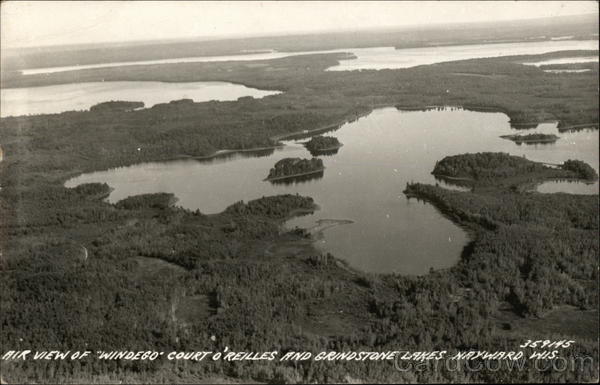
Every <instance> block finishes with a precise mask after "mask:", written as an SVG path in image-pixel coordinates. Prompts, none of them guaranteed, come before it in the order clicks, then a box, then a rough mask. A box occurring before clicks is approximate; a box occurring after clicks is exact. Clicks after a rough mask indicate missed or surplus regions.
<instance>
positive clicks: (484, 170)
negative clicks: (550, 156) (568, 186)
mask: <svg viewBox="0 0 600 385" xmlns="http://www.w3.org/2000/svg"><path fill="white" fill-rule="evenodd" d="M432 174H433V175H435V176H436V177H438V178H441V179H447V180H449V181H455V182H462V183H465V184H474V185H477V186H500V185H505V184H508V185H512V186H517V185H519V184H525V183H530V184H531V183H536V182H541V181H544V180H547V179H580V180H585V181H594V180H596V179H597V178H598V174H597V173H596V171H595V170H594V169H593V168H592V167H591V166H590V165H588V164H587V163H585V162H582V161H578V160H568V161H566V162H564V163H563V164H562V165H557V166H549V165H546V164H543V163H539V162H534V161H531V160H528V159H526V158H523V157H519V156H514V155H509V154H506V153H501V152H482V153H476V154H461V155H452V156H447V157H445V158H444V159H442V160H440V161H438V162H436V164H435V167H434V169H433V171H432Z"/></svg>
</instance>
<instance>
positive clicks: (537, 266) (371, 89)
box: [0, 54, 599, 383]
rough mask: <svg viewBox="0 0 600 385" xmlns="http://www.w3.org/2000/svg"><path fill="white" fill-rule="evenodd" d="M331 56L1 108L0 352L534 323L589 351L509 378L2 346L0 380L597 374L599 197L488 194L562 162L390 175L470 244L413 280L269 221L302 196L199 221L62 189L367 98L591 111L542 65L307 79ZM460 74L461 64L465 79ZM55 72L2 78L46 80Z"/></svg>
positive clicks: (299, 128)
mask: <svg viewBox="0 0 600 385" xmlns="http://www.w3.org/2000/svg"><path fill="white" fill-rule="evenodd" d="M338 57H339V56H338V55H336V54H334V55H307V56H301V57H297V58H293V59H292V58H285V59H278V60H272V61H265V62H261V64H266V66H252V65H251V64H255V63H235V62H227V63H221V64H215V63H187V64H178V65H164V66H163V65H161V66H152V67H148V68H144V69H143V70H140V69H139V68H127V69H119V70H115V69H104V70H94V71H92V70H90V71H87V70H86V71H79V72H78V81H93V80H98V79H101V78H102V77H106V80H107V81H109V80H163V81H187V80H222V81H232V82H236V83H242V84H246V85H248V86H255V87H259V88H263V89H278V90H282V91H284V93H282V94H279V95H274V96H269V97H265V98H263V99H260V100H256V99H249V98H243V99H240V100H238V101H232V102H206V103H193V102H191V101H182V102H177V103H165V104H161V105H157V106H154V107H152V108H148V109H141V110H135V111H129V112H125V111H113V112H111V113H105V112H102V111H84V112H66V113H62V114H55V115H40V116H30V117H13V118H4V119H1V120H0V134H1V142H2V149H3V151H4V159H3V161H2V162H0V178H1V180H2V189H1V190H0V218H1V220H0V238H1V239H3V245H2V247H3V254H2V256H1V259H0V269H1V273H2V280H1V281H0V284H1V290H2V293H3V295H2V297H1V298H0V301H1V309H2V311H1V312H0V324H1V325H2V328H1V330H0V339H1V340H2V344H3V348H4V349H7V347H11V348H12V349H18V350H23V349H43V348H45V349H63V350H69V349H83V348H84V347H86V348H89V349H90V350H94V351H96V350H131V349H135V350H161V351H193V350H210V351H223V350H224V349H225V348H228V349H230V350H236V351H246V352H250V351H273V350H276V351H278V352H280V353H285V352H290V351H304V350H308V351H311V352H319V351H337V352H341V351H350V350H354V351H361V350H362V351H387V350H398V349H404V350H410V351H432V350H445V349H448V348H456V349H462V350H469V349H475V350H491V351H496V350H511V349H517V347H518V346H519V345H520V344H521V343H523V342H524V341H525V340H526V339H532V338H540V339H554V340H560V339H573V340H576V341H577V343H576V344H574V345H572V346H571V347H569V348H567V349H563V350H561V355H562V356H565V357H575V356H588V357H592V358H593V359H594V362H593V364H592V365H588V366H585V367H582V368H577V370H566V371H557V370H546V371H539V370H536V369H535V367H533V363H532V362H531V361H530V362H526V363H525V367H524V368H523V370H518V371H514V370H513V371H511V370H508V369H506V368H501V369H499V370H482V371H466V370H464V371H450V370H434V369H431V370H424V371H414V370H413V371H399V370H396V369H395V368H394V365H393V364H392V363H391V362H370V361H365V362H359V363H357V362H351V361H348V362H346V361H333V362H330V361H319V362H316V361H313V360H307V361H294V362H281V361H278V360H274V361H261V362H244V361H237V362H227V361H215V362H213V361H205V362H201V363H197V362H187V361H178V362H175V361H168V360H165V359H160V360H156V361H125V360H114V361H112V360H106V361H103V360H93V359H90V360H81V361H76V362H74V363H72V362H68V361H45V360H43V361H2V362H1V363H0V365H1V367H0V368H1V369H2V378H3V380H4V381H7V382H9V383H10V382H13V383H23V382H27V381H35V382H46V383H57V382H72V383H81V382H88V381H95V382H103V383H107V382H118V381H122V382H125V383H131V382H138V383H161V382H177V383H183V382H188V383H193V382H202V381H203V382H209V383H210V382H215V381H223V380H230V381H246V382H248V381H260V382H273V383H282V382H286V383H293V382H353V381H362V382H390V383H398V382H432V381H436V382H443V381H453V382H462V381H472V382H491V381H497V382H521V381H537V382H576V381H588V382H589V381H595V380H597V378H598V346H597V337H598V336H597V333H592V332H590V330H592V329H594V327H593V326H594V325H595V326H597V316H598V312H597V309H598V291H597V282H598V260H597V258H598V250H599V245H598V237H597V233H598V230H599V224H598V215H597V213H598V208H599V207H598V196H597V195H595V196H576V195H569V194H539V193H524V192H522V190H521V189H519V188H516V189H511V188H505V187H509V186H519V185H521V184H522V183H527V182H529V181H531V180H539V179H540V178H541V177H543V178H546V177H550V176H554V175H557V174H561V175H562V176H565V175H568V176H572V177H579V178H581V177H585V178H590V177H592V176H595V171H594V175H592V174H591V172H590V169H589V166H587V165H585V164H582V163H581V162H578V161H568V162H565V163H564V164H563V165H562V166H561V167H560V168H551V167H547V166H544V165H539V164H536V163H534V162H530V161H528V160H526V159H522V158H517V159H514V157H510V156H506V155H505V154H504V155H503V154H474V155H473V154H471V155H457V156H456V157H450V158H447V159H444V160H440V162H439V163H438V165H437V166H436V169H438V167H439V169H438V171H440V172H443V173H444V174H448V175H450V176H454V177H460V178H462V177H466V178H473V179H475V180H477V181H478V183H479V182H481V183H484V184H485V188H481V189H477V188H476V189H474V190H473V191H471V192H458V191H450V190H446V189H443V188H441V187H438V186H431V185H423V184H418V183H416V184H411V185H409V186H407V190H406V193H407V195H408V196H411V197H416V198H418V199H423V200H426V201H428V202H430V203H431V204H433V205H435V206H436V207H437V208H438V209H439V210H440V211H441V212H442V213H443V214H444V215H446V216H447V217H448V218H450V219H452V220H453V221H455V222H457V223H459V224H461V225H462V226H464V227H465V229H467V230H468V231H469V233H470V235H471V239H472V241H471V242H470V243H469V244H468V245H467V246H466V247H465V250H464V252H463V256H462V258H461V260H460V261H459V263H458V264H457V265H455V266H454V267H452V268H450V269H446V270H441V271H432V272H431V273H429V274H426V275H424V276H402V275H397V274H381V275H374V274H368V273H363V272H358V271H354V270H353V269H352V268H350V267H348V266H347V265H346V264H345V263H344V262H343V261H342V258H341V257H342V256H332V255H322V253H320V252H319V251H317V250H316V249H314V248H313V247H312V245H311V244H310V242H308V243H307V237H309V235H307V234H306V233H304V232H301V231H287V230H285V229H284V228H282V226H281V224H282V222H283V221H284V220H285V219H286V218H288V217H289V216H290V215H295V214H298V213H302V212H310V211H311V210H314V209H315V204H318V203H319V202H313V200H312V199H311V198H310V197H301V196H295V195H285V196H275V197H264V198H262V199H258V200H256V201H251V202H237V203H236V202H232V205H231V206H230V207H228V208H227V209H226V210H224V211H223V212H222V213H219V214H215V215H205V214H203V213H202V212H199V211H196V212H191V211H188V210H184V209H181V208H179V207H177V206H176V205H173V203H174V199H175V198H176V197H174V196H172V195H170V194H148V195H142V196H134V197H129V198H126V199H124V200H122V201H120V202H117V203H116V204H111V203H108V202H106V201H104V200H103V199H104V198H105V197H106V195H107V194H108V193H109V192H110V186H108V185H105V184H90V185H82V186H78V187H76V188H66V187H64V182H65V181H66V180H67V179H68V178H69V177H71V176H74V175H77V174H80V173H82V172H86V171H93V170H100V169H105V168H108V167H117V166H123V165H128V164H134V163H139V162H143V161H159V160H165V159H171V158H175V157H178V156H184V155H190V156H205V155H210V154H212V153H214V152H215V151H216V150H219V149H238V150H242V149H249V148H253V147H267V146H272V145H274V144H275V142H277V140H276V139H274V138H278V137H281V136H285V135H289V134H292V133H295V132H303V131H304V130H312V129H318V128H322V127H330V126H331V125H336V124H341V123H342V122H344V121H347V120H351V119H355V118H356V117H357V116H359V115H362V114H364V113H368V112H369V111H371V110H372V109H373V108H375V107H377V106H384V105H386V106H390V105H396V106H403V107H412V108H425V107H427V106H431V105H445V104H447V105H461V106H464V107H466V108H471V109H483V110H488V109H489V110H493V111H503V112H506V114H507V115H508V116H509V117H510V119H511V122H512V124H513V125H517V124H522V125H526V124H532V122H533V124H537V122H539V121H544V120H547V119H558V120H560V123H561V125H562V126H563V127H568V126H573V125H582V126H597V124H598V109H597V105H598V89H597V80H598V78H597V76H598V73H597V70H596V72H594V71H591V72H587V73H582V74H577V75H576V76H563V75H554V74H549V73H545V72H543V71H542V70H540V69H538V68H535V67H528V66H523V65H521V64H518V63H517V62H516V61H517V59H518V60H524V59H526V58H525V57H521V58H514V57H513V58H498V59H481V60H467V61H463V62H455V63H443V64H437V65H433V66H422V67H417V68H411V69H406V70H396V71H393V70H381V71H360V72H346V73H336V72H324V71H323V69H324V68H327V67H328V66H330V65H332V64H335V63H336V61H337V59H336V58H338ZM531 59H532V58H531V57H527V60H531ZM465 73H469V74H476V75H482V76H470V77H469V81H468V82H466V81H465V78H464V74H465ZM66 76H67V75H65V74H64V73H63V74H61V73H57V74H52V75H50V76H46V77H38V76H32V77H31V80H28V79H21V78H18V77H17V78H15V79H17V80H12V81H13V82H14V84H21V85H23V84H26V83H27V82H30V81H32V82H33V81H36V82H39V83H38V84H53V82H55V83H56V82H58V83H60V81H61V80H65V77H66ZM3 82H4V79H3ZM592 171H593V170H592ZM265 172H266V170H265ZM434 172H435V171H434ZM523 175H525V177H522V176H523ZM398 193H400V192H398ZM309 241H310V240H309ZM290 245H292V246H290ZM507 314H508V315H507ZM507 317H511V318H509V319H508V320H507ZM553 317H554V318H553ZM556 317H558V318H559V319H561V322H560V324H559V326H558V327H557V326H556V323H555V322H554V321H552V320H554V319H556ZM560 317H563V318H560ZM590 323H591V325H592V327H587V325H590ZM582 325H583V326H582Z"/></svg>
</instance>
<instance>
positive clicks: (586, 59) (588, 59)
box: [523, 56, 598, 67]
mask: <svg viewBox="0 0 600 385" xmlns="http://www.w3.org/2000/svg"><path fill="white" fill-rule="evenodd" d="M597 61H598V56H577V57H561V58H557V59H548V60H542V61H536V62H530V63H523V64H525V65H528V66H536V67H540V66H543V65H551V64H576V63H594V62H597Z"/></svg>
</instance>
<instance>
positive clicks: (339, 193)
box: [66, 108, 598, 274]
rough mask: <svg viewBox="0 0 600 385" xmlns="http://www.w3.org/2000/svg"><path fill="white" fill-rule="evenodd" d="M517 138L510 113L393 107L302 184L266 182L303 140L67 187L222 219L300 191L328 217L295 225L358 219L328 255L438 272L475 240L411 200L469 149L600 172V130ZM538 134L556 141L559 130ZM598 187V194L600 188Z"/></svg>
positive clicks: (358, 128) (346, 135)
mask: <svg viewBox="0 0 600 385" xmlns="http://www.w3.org/2000/svg"><path fill="white" fill-rule="evenodd" d="M516 132H517V131H516V130H514V129H511V128H510V124H509V119H508V117H507V116H506V115H504V114H502V113H484V112H472V111H465V110H461V109H453V108H444V109H439V110H428V111H399V110H397V109H395V108H383V109H378V110H375V111H373V112H372V113H371V114H369V115H368V116H365V117H362V118H360V119H358V120H356V121H354V122H351V123H347V124H344V125H343V126H342V127H341V128H340V129H338V130H335V131H332V132H330V133H328V135H332V136H335V137H337V138H338V139H339V140H340V142H342V143H343V144H344V146H343V147H342V148H341V149H339V151H338V152H337V154H333V155H329V156H322V157H321V158H322V159H323V162H324V164H325V167H326V169H325V171H324V173H323V175H321V176H317V177H316V178H314V179H311V180H306V181H303V182H298V183H295V184H287V185H286V184H271V183H270V182H265V181H263V179H264V178H265V177H266V176H267V174H268V172H269V169H270V168H271V167H272V166H273V165H274V164H275V162H277V161H278V160H280V159H282V158H285V157H303V158H310V157H311V154H310V153H309V152H308V151H307V150H306V149H305V148H304V146H303V145H302V144H301V142H302V141H303V140H297V141H288V142H286V146H284V147H282V148H280V149H275V150H272V151H262V152H258V153H256V154H248V153H246V154H239V153H238V154H229V155H227V156H224V157H221V158H213V159H210V160H192V159H188V160H177V161H171V162H163V163H146V164H140V165H135V166H131V167H124V168H118V169H113V170H107V171H101V172H94V173H90V174H84V175H80V176H78V177H76V178H74V179H71V180H69V181H68V182H67V183H66V185H67V187H73V186H76V185H78V184H81V183H89V182H106V183H108V184H109V185H110V186H111V187H113V188H114V191H113V192H112V194H111V195H110V197H109V200H110V201H111V202H116V201H118V200H120V199H123V198H125V197H127V196H130V195H135V194H141V193H150V192H171V193H174V194H175V195H176V196H177V197H178V198H179V202H178V204H179V205H181V206H182V207H186V208H189V209H193V210H195V209H199V210H200V211H201V212H204V213H217V212H220V211H222V210H223V209H225V208H226V207H227V206H229V205H231V204H232V203H234V202H236V201H240V200H244V201H248V200H251V199H256V198H260V197H262V196H269V195H275V194H285V193H299V194H301V195H307V196H311V197H313V198H314V199H315V202H316V203H317V204H318V205H319V206H320V210H318V211H316V212H315V213H314V214H312V215H307V216H303V217H298V218H295V219H293V220H291V221H289V222H288V223H287V226H288V227H290V228H291V227H294V226H300V227H305V228H308V227H312V226H314V225H315V223H316V222H317V221H318V220H320V219H338V220H352V221H354V223H351V224H344V225H341V226H337V227H333V228H329V229H327V230H325V231H324V237H323V239H320V240H319V241H318V242H317V247H319V248H320V249H322V250H323V251H328V252H331V253H333V254H334V255H336V256H337V257H340V258H343V259H345V260H346V261H348V262H349V263H350V264H351V265H352V266H353V267H355V268H358V269H361V270H364V271H369V272H379V273H390V272H397V273H402V274H423V273H426V272H427V271H429V269H430V268H432V267H433V268H435V269H439V268H446V267H450V266H452V265H453V264H455V263H456V262H457V261H458V259H459V257H460V254H461V252H462V250H463V247H464V246H465V244H466V243H467V242H468V237H467V234H466V233H465V232H464V231H463V230H462V229H461V228H459V227H458V226H456V225H454V224H453V223H452V222H451V221H450V220H448V219H447V218H445V217H444V216H443V215H442V214H440V213H439V212H438V211H437V210H436V209H435V208H434V207H433V206H431V205H429V204H426V203H423V202H420V201H418V200H416V199H407V198H406V197H405V196H404V194H403V193H402V191H403V190H404V188H405V186H406V183H407V182H425V183H436V182H437V181H436V180H435V178H434V177H433V176H432V175H431V174H430V173H431V171H432V169H433V167H434V165H435V162H436V161H437V160H440V159H442V158H443V157H444V156H447V155H455V154H461V153H465V152H479V151H502V152H509V153H511V154H514V155H525V156H526V157H527V158H528V159H532V160H536V161H545V162H550V163H561V162H563V161H565V160H567V159H569V158H575V159H581V160H584V161H586V162H588V163H590V164H591V165H592V166H593V167H594V168H595V169H596V170H598V131H597V130H588V131H580V132H572V133H560V134H557V135H559V136H560V137H561V138H560V139H559V140H558V141H557V142H556V143H554V144H544V145H517V144H516V143H514V142H512V141H509V140H505V139H502V138H499V136H500V135H506V134H514V133H516ZM528 132H552V133H555V134H556V133H557V128H556V123H546V124H542V125H540V126H539V127H538V128H537V129H535V130H528ZM595 189H596V193H597V191H598V190H597V189H598V185H597V183H596V184H595Z"/></svg>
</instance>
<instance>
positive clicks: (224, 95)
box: [0, 81, 279, 117]
mask: <svg viewBox="0 0 600 385" xmlns="http://www.w3.org/2000/svg"><path fill="white" fill-rule="evenodd" d="M278 93H279V92H278V91H264V90H258V89H256V88H250V87H246V86H243V85H240V84H232V83H226V82H192V83H164V82H145V81H135V82H90V83H72V84H61V85H56V86H43V87H27V88H3V89H1V90H0V96H1V98H0V102H1V106H0V110H1V113H2V114H1V116H2V117H6V116H16V115H30V114H56V113H60V112H64V111H73V110H87V109H89V108H90V107H91V106H93V105H94V104H98V103H100V102H106V101H109V100H126V101H140V102H144V103H145V107H152V106H153V105H155V104H158V103H168V102H170V101H172V100H178V99H184V98H188V99H193V100H194V101H196V102H205V101H209V100H221V101H224V100H237V99H238V98H239V97H242V96H252V97H255V98H262V97H264V96H267V95H275V94H278Z"/></svg>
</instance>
